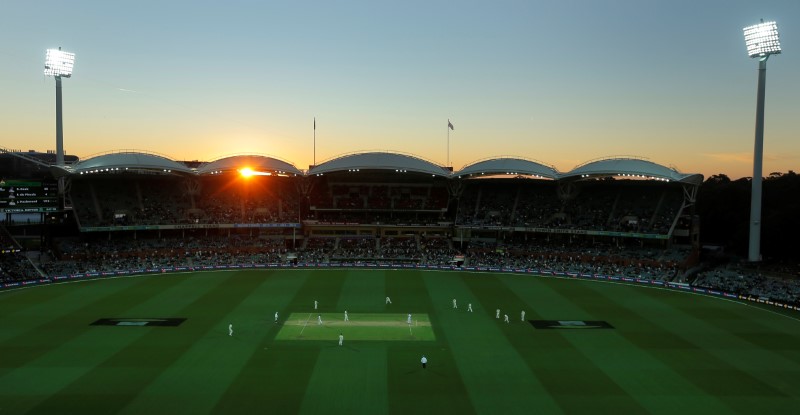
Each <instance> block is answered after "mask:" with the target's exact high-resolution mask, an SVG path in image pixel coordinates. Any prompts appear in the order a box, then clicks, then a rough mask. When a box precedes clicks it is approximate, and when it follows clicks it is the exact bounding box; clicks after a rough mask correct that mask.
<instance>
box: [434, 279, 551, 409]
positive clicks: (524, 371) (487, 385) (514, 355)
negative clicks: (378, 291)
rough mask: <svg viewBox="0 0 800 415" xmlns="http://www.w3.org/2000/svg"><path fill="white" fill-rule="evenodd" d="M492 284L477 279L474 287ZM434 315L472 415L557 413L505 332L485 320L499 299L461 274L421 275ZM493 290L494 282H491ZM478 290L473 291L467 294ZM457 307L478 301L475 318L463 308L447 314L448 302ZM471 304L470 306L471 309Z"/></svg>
mask: <svg viewBox="0 0 800 415" xmlns="http://www.w3.org/2000/svg"><path fill="white" fill-rule="evenodd" d="M493 280H494V277H493V276H482V279H474V280H473V281H489V283H490V284H491V282H492V281H493ZM424 281H425V284H426V286H427V287H428V293H429V295H430V297H431V302H432V304H433V309H434V310H435V312H436V315H437V316H438V319H439V320H440V321H441V323H440V326H441V327H442V331H443V332H444V336H445V338H446V340H447V343H448V344H449V346H450V349H449V350H448V351H447V352H448V353H452V355H453V358H454V359H455V361H456V362H457V365H458V371H459V373H460V375H461V378H462V381H463V382H464V385H465V387H466V389H467V391H468V396H469V399H470V401H471V402H472V405H473V407H474V408H475V411H476V412H477V413H479V414H497V413H502V414H530V413H532V412H537V413H548V414H553V413H562V409H561V407H560V405H559V404H558V403H557V401H555V400H554V398H553V396H551V394H550V393H549V391H548V390H547V389H546V388H545V385H543V384H542V383H541V381H540V379H538V377H537V376H536V374H535V373H533V372H531V371H530V369H529V368H528V366H527V364H526V362H525V360H524V358H523V357H522V356H520V354H519V351H518V350H517V349H516V348H514V347H513V345H511V344H509V343H508V342H507V341H506V336H505V335H504V334H503V331H504V330H506V329H508V328H507V327H501V326H500V325H501V324H505V323H500V322H498V321H497V320H495V319H494V314H487V313H486V311H485V310H486V309H487V308H488V309H491V308H492V307H494V306H495V304H501V303H502V302H503V299H502V298H500V297H496V296H495V293H494V292H492V291H491V290H486V289H484V288H488V287H487V286H485V285H480V286H475V287H473V286H470V285H468V284H466V283H465V282H464V279H462V275H461V274H456V273H441V274H440V273H437V274H426V275H425V276H424ZM494 283H495V284H496V281H494ZM471 288H478V289H471ZM453 298H456V299H458V300H461V301H460V303H462V304H463V303H464V302H466V301H470V300H469V299H472V298H478V299H479V301H475V302H474V303H480V304H481V305H482V307H481V308H480V311H478V312H472V313H470V312H468V311H467V310H466V309H465V308H463V306H459V309H457V310H455V309H453V308H452V299H453ZM474 305H475V304H473V306H474Z"/></svg>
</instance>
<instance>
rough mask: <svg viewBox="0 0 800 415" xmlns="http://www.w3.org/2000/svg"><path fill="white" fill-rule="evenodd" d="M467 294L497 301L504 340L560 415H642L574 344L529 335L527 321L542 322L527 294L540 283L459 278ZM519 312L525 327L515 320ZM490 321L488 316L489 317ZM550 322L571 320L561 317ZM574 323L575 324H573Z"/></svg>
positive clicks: (560, 337) (553, 333) (561, 337)
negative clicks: (593, 414)
mask: <svg viewBox="0 0 800 415" xmlns="http://www.w3.org/2000/svg"><path fill="white" fill-rule="evenodd" d="M464 280H465V282H467V284H468V285H469V286H470V288H471V289H472V290H473V292H480V293H481V294H482V295H484V294H485V295H491V296H492V297H494V298H498V299H502V301H503V303H502V304H501V305H500V307H501V308H502V309H503V310H506V311H504V313H510V314H511V316H513V317H511V316H510V321H511V323H503V322H502V321H501V320H497V319H495V322H496V323H497V324H498V325H499V327H500V328H501V331H502V333H503V335H505V336H506V340H507V341H508V342H509V343H510V344H511V345H512V346H514V347H515V348H516V349H517V350H518V351H519V354H520V356H521V358H522V359H523V360H524V361H525V363H526V364H527V366H528V368H529V370H531V372H532V373H533V374H534V375H535V376H536V377H538V378H539V380H540V382H541V383H542V385H543V386H544V388H545V389H546V390H547V391H548V392H549V393H550V394H551V395H552V397H553V399H554V400H555V401H556V402H557V403H558V404H559V405H560V406H561V407H562V408H563V409H564V411H565V412H566V413H581V412H587V411H597V412H598V413H612V412H618V413H626V414H628V413H630V414H636V413H646V412H647V411H646V409H645V408H644V407H643V406H642V405H640V404H639V403H638V402H637V401H636V400H635V399H634V398H633V397H632V396H630V395H629V394H628V393H627V392H626V391H625V390H624V389H623V388H622V387H620V386H619V385H618V384H617V383H616V382H615V381H614V379H612V378H611V377H609V376H608V374H606V373H605V372H604V371H603V370H602V369H601V368H600V367H598V365H597V364H596V363H595V362H594V361H593V360H592V359H590V358H588V357H587V356H586V355H585V354H584V353H583V351H582V350H581V349H580V347H578V346H577V345H576V344H574V343H572V342H571V341H570V339H569V337H570V334H569V333H566V332H563V331H557V330H550V331H543V330H535V329H534V328H533V327H532V326H531V325H530V324H529V323H528V322H527V320H531V319H539V320H547V319H548V318H546V317H545V316H542V315H541V314H539V313H538V312H537V306H536V302H534V301H531V297H530V295H531V294H532V293H535V292H536V293H538V292H540V290H541V288H540V286H541V281H540V280H538V279H535V278H531V277H530V276H522V275H503V276H497V277H494V278H485V277H484V278H475V277H473V278H469V277H465V278H464ZM548 301H551V302H556V301H558V302H559V303H560V304H558V305H557V307H559V308H561V309H567V314H566V315H565V316H570V315H573V313H571V312H569V308H570V307H572V304H571V302H570V301H569V300H566V301H565V300H563V299H560V301H559V299H558V298H556V297H550V298H548ZM522 310H525V312H526V314H525V318H526V321H524V322H523V321H522V320H521V311H522ZM492 317H493V316H492ZM556 319H571V318H568V317H561V318H556ZM575 319H580V318H575ZM607 335H608V334H607V333H604V332H603V331H597V330H595V331H594V332H592V333H588V332H587V333H583V336H584V337H586V336H591V337H592V338H596V337H602V336H607Z"/></svg>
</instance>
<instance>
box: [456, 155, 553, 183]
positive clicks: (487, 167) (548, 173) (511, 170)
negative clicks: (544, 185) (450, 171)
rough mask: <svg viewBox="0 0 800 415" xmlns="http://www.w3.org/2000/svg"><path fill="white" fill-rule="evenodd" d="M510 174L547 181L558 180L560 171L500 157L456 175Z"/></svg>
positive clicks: (473, 164) (527, 161)
mask: <svg viewBox="0 0 800 415" xmlns="http://www.w3.org/2000/svg"><path fill="white" fill-rule="evenodd" d="M500 174H508V175H514V176H535V177H540V178H545V179H557V178H558V177H559V173H558V171H556V169H555V168H554V167H552V166H547V165H544V164H542V163H539V162H537V161H532V160H525V159H521V158H513V157H500V158H493V159H489V160H483V161H479V162H476V163H472V164H470V165H467V166H465V167H464V168H462V169H461V170H459V171H457V172H455V173H454V175H455V176H456V177H464V176H466V177H470V176H480V175H488V176H494V175H500Z"/></svg>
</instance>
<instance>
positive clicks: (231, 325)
mask: <svg viewBox="0 0 800 415" xmlns="http://www.w3.org/2000/svg"><path fill="white" fill-rule="evenodd" d="M228 336H233V324H228Z"/></svg>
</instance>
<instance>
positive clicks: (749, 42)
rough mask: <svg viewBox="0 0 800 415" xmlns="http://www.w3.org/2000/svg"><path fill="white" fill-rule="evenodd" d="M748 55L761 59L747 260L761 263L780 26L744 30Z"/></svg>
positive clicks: (770, 25) (762, 25) (757, 26)
mask: <svg viewBox="0 0 800 415" xmlns="http://www.w3.org/2000/svg"><path fill="white" fill-rule="evenodd" d="M744 43H745V45H746V46H747V54H748V55H750V57H751V58H758V100H757V103H756V139H755V149H754V151H753V181H752V191H751V194H750V247H749V249H748V253H747V259H748V261H750V262H756V261H760V260H761V176H762V172H761V163H762V161H763V159H764V95H765V89H766V85H765V84H766V81H767V59H769V57H770V55H777V54H779V53H781V42H780V40H779V39H778V25H777V24H776V23H775V22H765V21H764V20H763V19H762V20H761V23H759V24H757V25H753V26H748V27H745V28H744Z"/></svg>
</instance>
